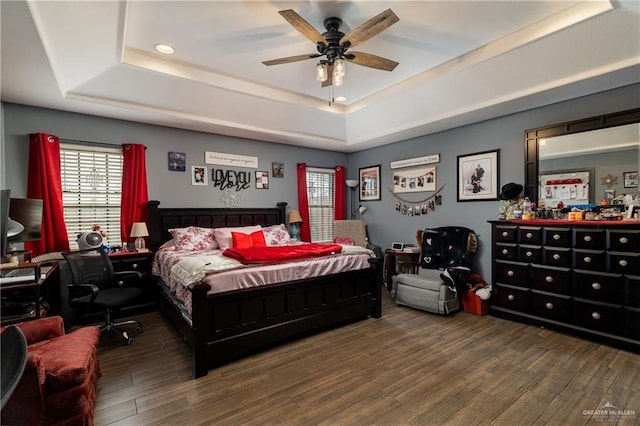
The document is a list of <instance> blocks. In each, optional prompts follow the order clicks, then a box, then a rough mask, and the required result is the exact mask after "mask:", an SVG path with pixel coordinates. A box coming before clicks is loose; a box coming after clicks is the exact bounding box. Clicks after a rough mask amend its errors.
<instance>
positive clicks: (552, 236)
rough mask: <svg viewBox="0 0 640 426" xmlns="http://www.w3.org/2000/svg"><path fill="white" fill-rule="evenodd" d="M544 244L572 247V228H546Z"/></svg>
mask: <svg viewBox="0 0 640 426" xmlns="http://www.w3.org/2000/svg"><path fill="white" fill-rule="evenodd" d="M544 244H545V245H548V246H560V247H571V246H572V245H573V234H572V232H571V228H544Z"/></svg>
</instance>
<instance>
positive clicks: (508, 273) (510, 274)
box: [507, 271, 516, 277]
mask: <svg viewBox="0 0 640 426" xmlns="http://www.w3.org/2000/svg"><path fill="white" fill-rule="evenodd" d="M515 274H516V273H515V272H513V271H507V275H508V276H510V277H513V276H514V275H515Z"/></svg>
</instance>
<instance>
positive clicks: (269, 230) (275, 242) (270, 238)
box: [262, 223, 291, 246]
mask: <svg viewBox="0 0 640 426" xmlns="http://www.w3.org/2000/svg"><path fill="white" fill-rule="evenodd" d="M262 232H264V239H265V241H266V242H267V245H268V246H281V245H285V244H289V243H290V242H291V236H290V235H289V231H287V227H286V226H284V224H283V223H281V224H280V225H271V226H267V227H266V228H263V229H262Z"/></svg>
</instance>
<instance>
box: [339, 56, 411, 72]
mask: <svg viewBox="0 0 640 426" xmlns="http://www.w3.org/2000/svg"><path fill="white" fill-rule="evenodd" d="M345 59H346V60H347V61H349V62H352V63H354V64H357V65H362V66H363V67H369V68H375V69H377V70H383V71H393V70H394V69H395V68H396V67H397V66H398V62H396V61H392V60H391V59H386V58H382V57H380V56H376V55H371V54H370V53H363V52H349V53H348V54H347V55H345Z"/></svg>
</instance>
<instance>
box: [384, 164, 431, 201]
mask: <svg viewBox="0 0 640 426" xmlns="http://www.w3.org/2000/svg"><path fill="white" fill-rule="evenodd" d="M435 190H436V166H420V167H408V168H405V169H400V170H394V171H393V192H394V193H395V194H399V193H403V192H424V191H435Z"/></svg>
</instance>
